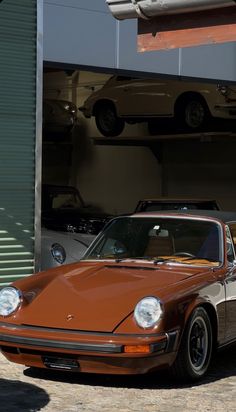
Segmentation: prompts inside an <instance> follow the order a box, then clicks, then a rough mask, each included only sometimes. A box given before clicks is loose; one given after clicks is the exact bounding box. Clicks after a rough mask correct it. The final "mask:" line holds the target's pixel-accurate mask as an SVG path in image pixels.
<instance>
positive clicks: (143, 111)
mask: <svg viewBox="0 0 236 412" xmlns="http://www.w3.org/2000/svg"><path fill="white" fill-rule="evenodd" d="M118 82H119V89H120V90H119V102H118V105H119V107H118V112H119V114H120V115H122V116H128V117H129V116H130V117H132V116H133V117H146V116H147V117H148V116H154V117H156V116H170V115H172V114H173V110H174V108H173V100H172V92H171V87H170V86H169V84H168V83H167V82H166V81H162V80H160V79H156V80H155V79H135V78H130V79H125V80H122V79H121V80H119V77H118V78H117V83H118Z"/></svg>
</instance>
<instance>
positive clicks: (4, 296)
mask: <svg viewBox="0 0 236 412" xmlns="http://www.w3.org/2000/svg"><path fill="white" fill-rule="evenodd" d="M21 302H22V293H21V291H20V290H18V289H16V288H13V287H11V286H9V287H6V288H3V289H1V290H0V315H1V316H9V315H11V314H12V313H13V312H15V311H16V310H17V309H18V308H19V306H20V304H21Z"/></svg>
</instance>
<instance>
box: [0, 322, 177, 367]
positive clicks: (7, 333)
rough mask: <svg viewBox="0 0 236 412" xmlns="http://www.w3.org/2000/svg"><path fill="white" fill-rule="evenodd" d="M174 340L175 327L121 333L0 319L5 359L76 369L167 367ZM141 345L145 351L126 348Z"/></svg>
mask: <svg viewBox="0 0 236 412" xmlns="http://www.w3.org/2000/svg"><path fill="white" fill-rule="evenodd" d="M177 340H178V331H170V332H169V333H163V334H149V335H148V334H147V335H133V334H132V335H128V334H125V335H124V334H111V333H90V332H80V331H71V330H61V329H53V328H43V327H36V326H23V325H13V324H9V323H5V322H0V350H1V352H2V353H3V355H4V356H5V357H6V358H7V359H8V360H10V361H12V362H16V363H20V364H23V365H27V366H34V367H41V368H54V369H63V370H64V369H68V370H74V371H80V372H91V373H113V374H140V373H146V372H149V371H152V370H155V369H158V368H161V367H168V366H170V365H171V364H172V363H173V361H174V359H175V357H176V346H177ZM143 346H145V347H149V352H148V353H143V352H132V351H131V352H130V351H128V353H127V352H126V350H127V348H128V349H129V348H140V347H143ZM48 359H50V361H49V360H48ZM65 365H67V366H65Z"/></svg>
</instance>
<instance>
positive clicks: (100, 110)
mask: <svg viewBox="0 0 236 412" xmlns="http://www.w3.org/2000/svg"><path fill="white" fill-rule="evenodd" d="M95 121H96V126H97V128H98V130H99V132H100V133H101V134H102V135H103V136H106V137H109V136H110V137H113V136H119V135H120V134H121V133H122V132H123V130H124V127H125V122H124V120H123V119H121V118H119V117H118V116H117V114H116V110H115V107H114V105H113V104H111V103H103V104H100V105H98V106H97V107H96V108H95Z"/></svg>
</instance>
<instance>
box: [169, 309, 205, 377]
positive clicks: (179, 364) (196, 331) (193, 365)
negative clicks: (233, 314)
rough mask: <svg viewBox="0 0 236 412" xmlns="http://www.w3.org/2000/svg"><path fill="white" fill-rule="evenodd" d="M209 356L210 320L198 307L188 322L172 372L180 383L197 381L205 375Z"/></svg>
mask: <svg viewBox="0 0 236 412" xmlns="http://www.w3.org/2000/svg"><path fill="white" fill-rule="evenodd" d="M211 356H212V327H211V323H210V319H209V316H208V314H207V312H206V311H205V309H204V308H202V307H198V308H197V309H195V310H194V311H193V313H192V315H191V317H190V319H189V321H188V324H187V327H186V329H185V331H184V334H183V336H182V340H181V344H180V348H179V352H178V355H177V358H176V360H175V362H174V364H173V366H172V372H173V374H174V376H175V377H177V378H178V379H180V380H182V381H183V380H184V381H197V380H199V379H201V378H202V377H203V376H204V375H205V374H206V372H207V370H208V367H209V364H210V361H211Z"/></svg>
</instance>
